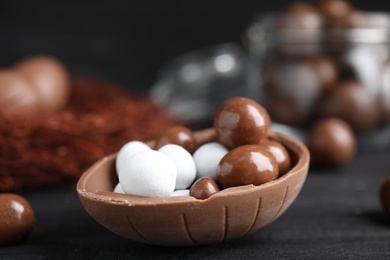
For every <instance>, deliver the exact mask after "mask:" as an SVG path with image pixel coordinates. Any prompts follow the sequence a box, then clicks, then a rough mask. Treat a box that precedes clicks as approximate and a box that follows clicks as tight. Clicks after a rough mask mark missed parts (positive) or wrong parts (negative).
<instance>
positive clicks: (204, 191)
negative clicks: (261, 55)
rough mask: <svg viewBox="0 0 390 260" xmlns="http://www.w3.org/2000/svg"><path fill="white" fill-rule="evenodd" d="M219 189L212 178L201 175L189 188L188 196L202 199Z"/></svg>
mask: <svg viewBox="0 0 390 260" xmlns="http://www.w3.org/2000/svg"><path fill="white" fill-rule="evenodd" d="M218 191H219V187H218V185H217V183H216V182H215V181H214V179H213V178H210V177H202V178H200V179H198V180H197V181H196V182H194V184H192V186H191V188H190V196H192V197H194V198H196V199H200V200H204V199H207V198H209V197H210V196H211V195H213V194H214V193H217V192H218Z"/></svg>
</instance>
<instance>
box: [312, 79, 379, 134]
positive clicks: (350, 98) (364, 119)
mask: <svg viewBox="0 0 390 260" xmlns="http://www.w3.org/2000/svg"><path fill="white" fill-rule="evenodd" d="M319 116H320V117H338V118H341V119H343V120H345V121H346V122H347V123H348V124H350V126H352V128H353V129H354V130H355V131H357V132H367V131H369V130H373V129H374V128H375V127H377V125H378V123H379V121H380V107H379V102H378V100H377V98H376V97H375V96H374V95H372V94H371V93H370V92H369V91H368V90H367V88H366V87H365V86H363V85H361V84H360V83H359V82H357V81H346V82H342V83H340V84H339V85H337V86H336V87H335V88H334V89H333V91H332V92H331V93H330V94H329V95H327V96H325V97H324V99H323V100H322V101H321V103H320V105H319Z"/></svg>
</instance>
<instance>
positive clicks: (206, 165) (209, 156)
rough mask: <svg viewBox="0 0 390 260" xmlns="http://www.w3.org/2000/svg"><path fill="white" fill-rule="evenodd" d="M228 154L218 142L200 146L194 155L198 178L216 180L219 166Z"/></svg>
mask: <svg viewBox="0 0 390 260" xmlns="http://www.w3.org/2000/svg"><path fill="white" fill-rule="evenodd" d="M228 152H229V151H228V149H227V148H226V147H225V146H223V145H222V144H220V143H217V142H211V143H206V144H203V145H202V146H200V147H199V148H198V149H197V150H196V151H195V153H194V155H193V158H194V161H195V165H196V171H197V173H196V178H197V179H200V178H202V177H210V178H213V179H214V180H216V179H217V168H218V164H219V162H220V161H221V159H222V157H224V156H225V155H226V154H227V153H228Z"/></svg>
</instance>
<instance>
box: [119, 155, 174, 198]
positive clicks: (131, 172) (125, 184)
mask: <svg viewBox="0 0 390 260" xmlns="http://www.w3.org/2000/svg"><path fill="white" fill-rule="evenodd" d="M176 174H177V169H176V165H175V163H174V162H173V161H172V160H171V159H169V158H168V157H167V156H166V155H164V154H162V153H160V152H158V151H155V150H145V151H141V152H138V153H136V154H134V155H133V156H131V157H130V158H128V160H127V163H126V166H124V167H122V168H120V169H119V183H120V184H121V186H122V188H123V191H124V192H125V193H126V194H132V195H137V196H144V197H153V198H164V197H169V196H170V195H171V194H172V192H173V191H174V189H175V184H176Z"/></svg>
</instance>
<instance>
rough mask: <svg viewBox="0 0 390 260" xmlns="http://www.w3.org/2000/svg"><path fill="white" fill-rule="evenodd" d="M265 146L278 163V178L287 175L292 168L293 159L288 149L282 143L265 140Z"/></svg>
mask: <svg viewBox="0 0 390 260" xmlns="http://www.w3.org/2000/svg"><path fill="white" fill-rule="evenodd" d="M263 145H264V146H265V147H267V148H268V150H269V151H270V152H271V153H272V155H273V156H274V157H275V159H276V162H277V163H278V167H279V175H278V177H280V176H282V175H284V174H285V173H287V172H288V171H289V170H290V168H291V158H290V155H289V154H288V151H287V149H286V148H285V147H284V146H283V145H282V144H281V143H279V142H277V141H274V140H270V139H266V140H264V142H263Z"/></svg>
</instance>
